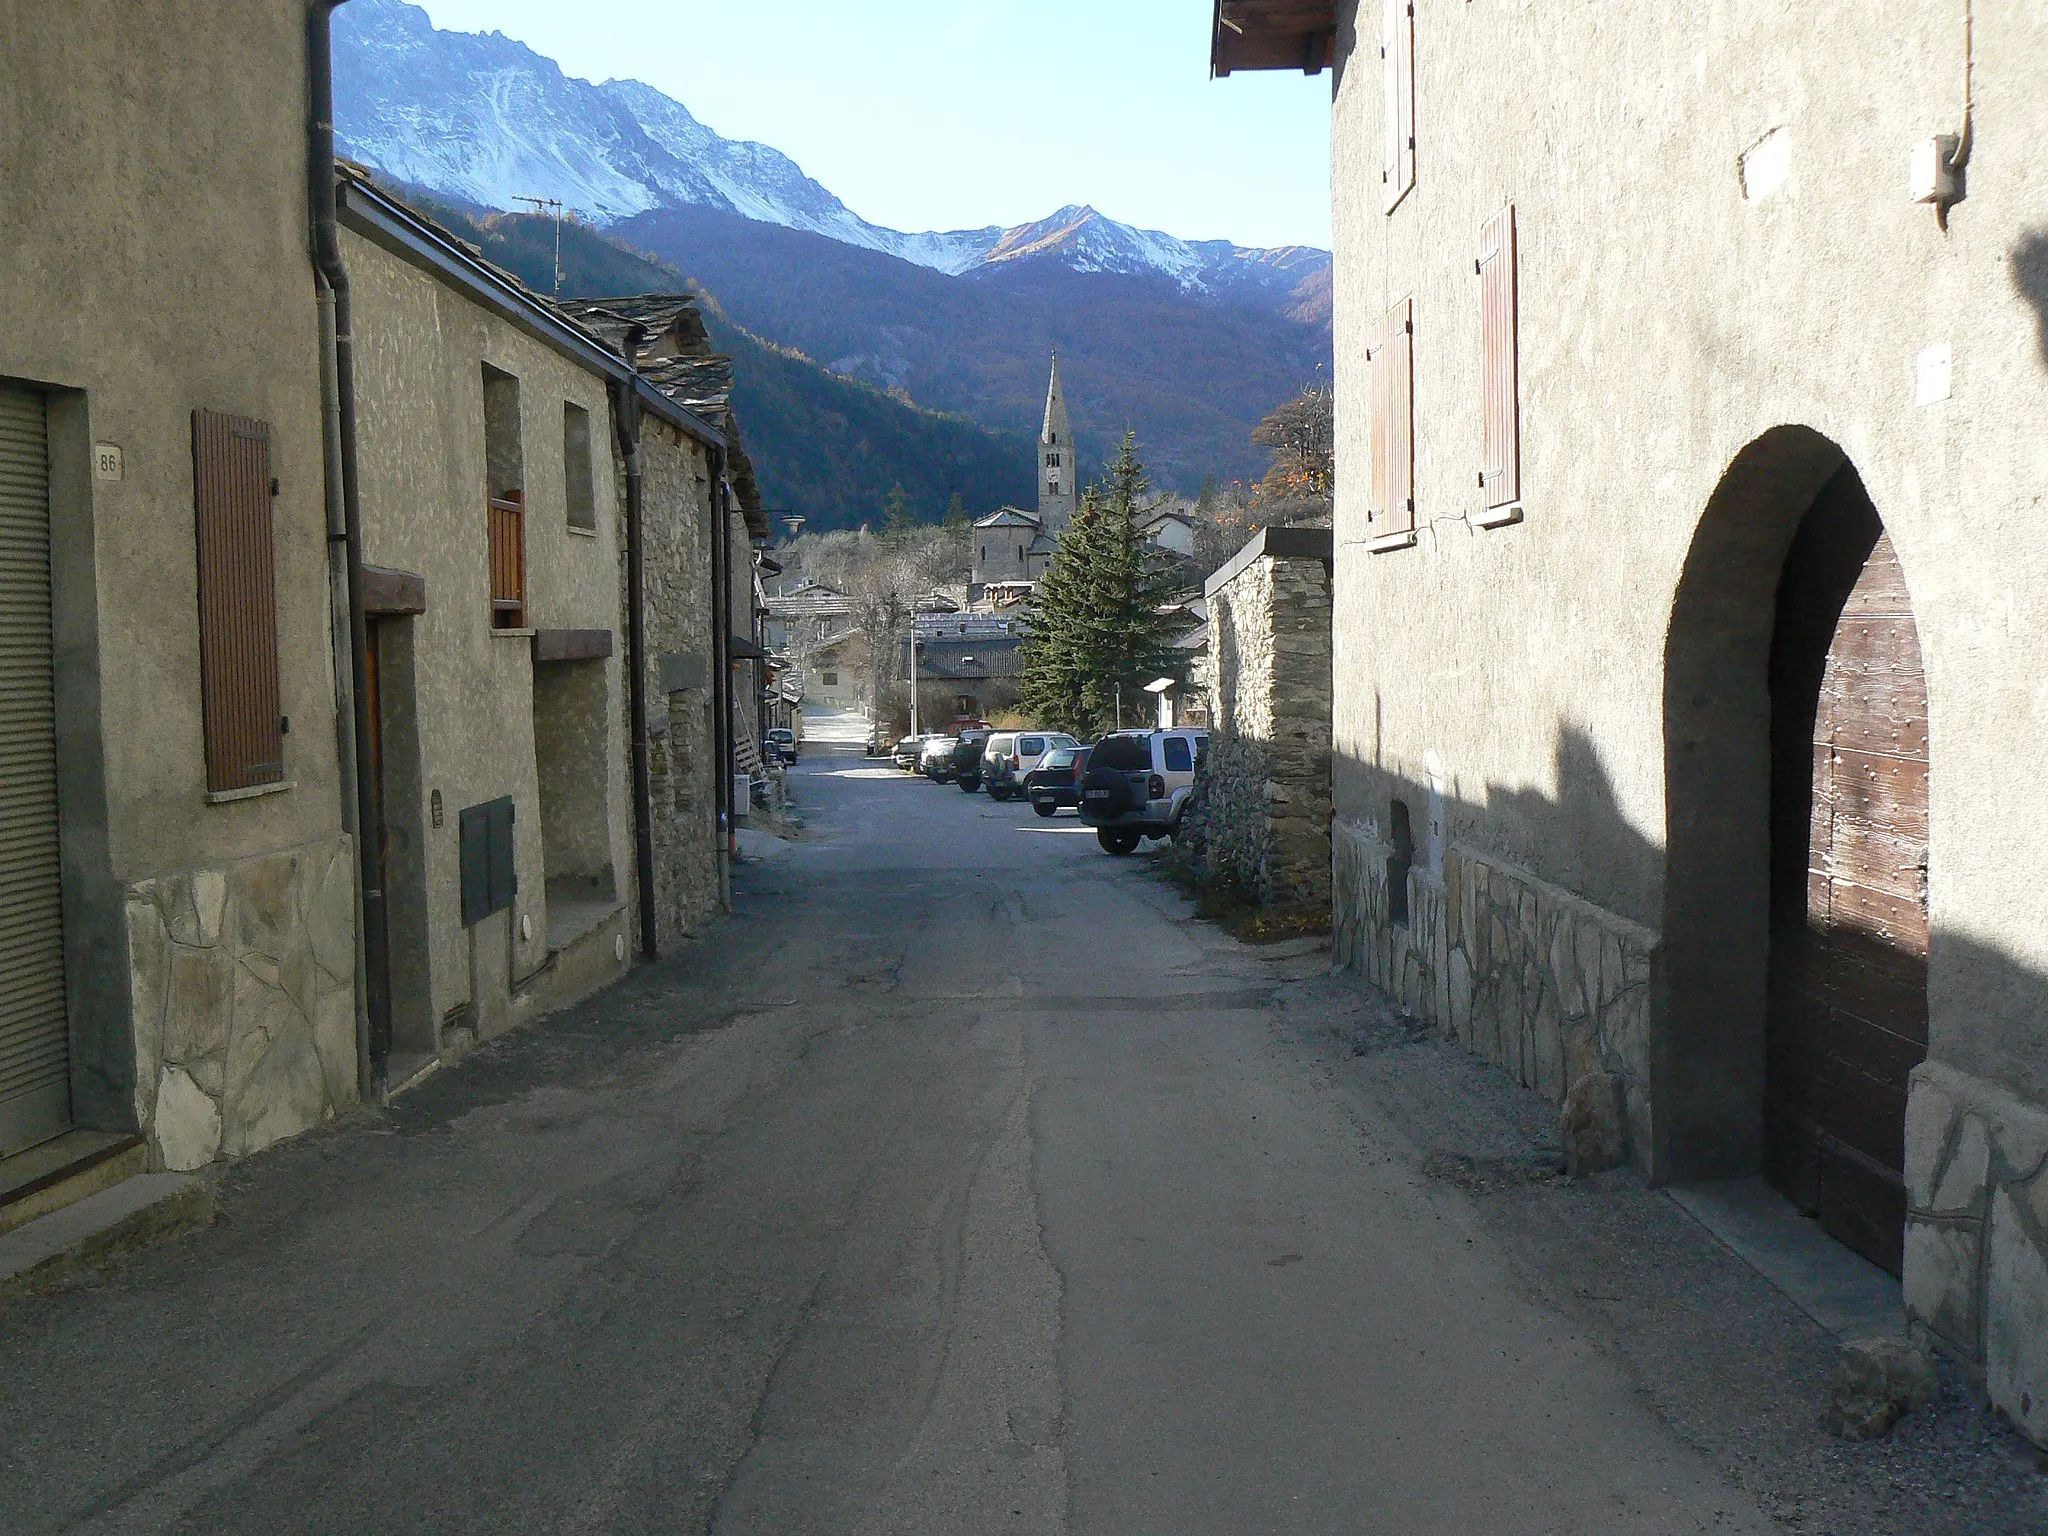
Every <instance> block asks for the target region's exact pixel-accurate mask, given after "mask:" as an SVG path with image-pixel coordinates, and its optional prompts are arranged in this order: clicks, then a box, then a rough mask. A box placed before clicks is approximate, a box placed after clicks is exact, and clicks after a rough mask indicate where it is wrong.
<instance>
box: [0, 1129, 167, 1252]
mask: <svg viewBox="0 0 2048 1536" xmlns="http://www.w3.org/2000/svg"><path fill="white" fill-rule="evenodd" d="M148 1166H149V1148H148V1147H147V1146H145V1145H144V1144H143V1141H142V1138H141V1137H140V1136H137V1135H134V1134H132V1133H124V1132H119V1131H67V1132H65V1133H64V1134H63V1135H62V1136H58V1137H56V1138H54V1139H52V1140H50V1141H46V1142H44V1143H43V1144H42V1145H41V1146H36V1147H30V1148H29V1149H28V1150H27V1151H26V1152H17V1153H15V1154H14V1156H12V1157H9V1158H0V1235H4V1234H5V1233H8V1232H12V1231H13V1230H14V1229H15V1228H16V1227H21V1226H26V1225H27V1224H28V1223H29V1222H31V1221H34V1220H35V1219H36V1218H38V1217H40V1216H47V1215H49V1214H50V1213H51V1212H52V1211H61V1210H62V1209H63V1208H64V1207H65V1206H67V1205H73V1204H75V1203H77V1202H78V1201H80V1200H83V1199H85V1198H86V1197H87V1196H88V1195H96V1194H98V1193H99V1192H100V1191H101V1190H103V1189H107V1188H110V1187H112V1186H113V1185H115V1184H119V1183H120V1182H121V1181H122V1180H124V1179H129V1178H133V1177H134V1176H135V1175H136V1174H138V1173H141V1172H143V1171H145V1170H146V1169H147V1168H148Z"/></svg>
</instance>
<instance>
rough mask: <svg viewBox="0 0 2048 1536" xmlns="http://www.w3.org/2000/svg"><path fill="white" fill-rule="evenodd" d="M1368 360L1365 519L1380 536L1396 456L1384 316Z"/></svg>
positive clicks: (1385, 527)
mask: <svg viewBox="0 0 2048 1536" xmlns="http://www.w3.org/2000/svg"><path fill="white" fill-rule="evenodd" d="M1365 356H1366V361H1367V362H1368V363H1370V364H1371V365H1372V489H1371V490H1370V491H1369V492H1367V495H1366V503H1365V520H1366V522H1367V524H1368V525H1369V527H1370V529H1371V533H1372V536H1373V537H1374V538H1378V537H1379V536H1380V535H1381V534H1383V533H1385V532H1386V531H1387V508H1388V506H1389V505H1390V502H1389V496H1390V487H1389V483H1388V481H1389V476H1388V470H1387V466H1388V464H1389V463H1390V461H1391V459H1392V455H1393V449H1392V435H1391V431H1390V427H1391V423H1392V419H1393V418H1392V416H1391V414H1390V411H1389V395H1388V386H1389V381H1390V375H1389V373H1388V367H1387V365H1388V361H1389V360H1388V357H1387V322H1386V320H1385V319H1384V318H1382V319H1381V321H1380V323H1379V324H1378V325H1377V326H1376V327H1374V329H1373V333H1372V346H1371V348H1370V349H1369V350H1368V351H1367V352H1366V354H1365Z"/></svg>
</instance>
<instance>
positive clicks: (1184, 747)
mask: <svg viewBox="0 0 2048 1536" xmlns="http://www.w3.org/2000/svg"><path fill="white" fill-rule="evenodd" d="M1165 745H1166V771H1167V772H1168V773H1191V772H1193V771H1194V766H1195V754H1194V753H1193V752H1192V751H1190V750H1189V749H1188V739H1187V737H1185V736H1169V737H1167V738H1166V744H1165Z"/></svg>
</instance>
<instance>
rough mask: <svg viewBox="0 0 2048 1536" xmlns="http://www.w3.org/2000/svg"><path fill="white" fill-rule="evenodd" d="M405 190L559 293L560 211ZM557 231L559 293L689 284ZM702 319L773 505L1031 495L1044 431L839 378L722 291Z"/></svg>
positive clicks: (590, 239)
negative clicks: (751, 320)
mask: <svg viewBox="0 0 2048 1536" xmlns="http://www.w3.org/2000/svg"><path fill="white" fill-rule="evenodd" d="M407 195H408V197H409V199H410V200H411V201H412V202H413V203H415V204H416V205H418V206H420V207H422V208H424V209H425V210H426V211H427V212H429V213H430V214H432V215H433V216H434V217H435V218H437V219H439V220H440V221H441V222H443V223H444V224H446V225H448V226H449V228H451V229H452V230H454V231H455V233H457V234H458V235H460V236H461V237H462V238H464V239H466V240H469V241H471V242H472V243H474V244H476V245H477V246H479V247H481V248H482V250H483V252H484V254H485V256H486V257H488V258H489V259H490V260H491V261H494V262H496V263H497V264H498V265H499V266H502V267H504V268H505V269H506V270H508V271H510V272H512V273H514V274H516V275H517V276H518V277H519V278H520V280H521V281H522V282H524V283H526V284H527V285H528V286H529V287H531V288H533V289H535V290H536V291H537V292H540V293H543V294H545V293H549V292H552V291H553V289H554V278H553V273H554V263H555V225H554V221H553V220H551V219H548V218H544V217H539V216H534V215H525V214H485V213H482V212H480V211H478V210H475V209H464V208H460V207H457V206H455V205H453V204H452V203H448V202H445V201H441V200H437V199H434V198H432V197H431V196H429V195H426V194H422V193H420V192H417V191H409V192H408V194H407ZM561 235H562V272H563V279H562V289H561V291H562V293H563V295H564V296H567V297H577V298H601V297H605V296H608V295H620V294H631V293H674V292H679V291H681V290H682V289H683V288H684V287H685V286H686V279H685V277H684V275H683V274H682V273H680V272H678V271H677V270H675V269H674V268H673V267H670V266H666V265H664V264H663V263H661V262H660V261H657V260H654V259H652V258H650V257H648V256H646V255H643V254H641V253H639V252H636V251H632V250H629V249H627V248H626V247H625V246H623V245H621V244H620V243H618V242H617V241H615V240H613V239H611V238H610V237H609V236H607V235H605V234H603V233H601V232H600V231H598V230H596V229H593V228H591V227H589V226H588V225H583V224H577V223H565V224H564V225H563V226H562V230H561ZM705 319H706V322H707V323H708V325H709V327H710V330H711V335H712V338H713V340H714V341H715V342H716V344H717V346H718V347H719V349H720V350H721V351H723V352H727V353H730V354H731V356H732V359H733V372H734V379H735V384H734V390H733V408H734V409H735V410H736V411H737V412H738V414H739V418H740V430H741V431H742V432H743V433H744V434H745V436H746V443H747V451H748V453H749V454H750V455H751V456H752V457H753V460H754V467H755V470H756V472H757V473H758V474H759V476H760V481H761V491H762V494H763V496H765V497H766V498H767V500H768V502H769V504H770V505H771V506H774V507H776V508H789V509H791V510H792V511H795V512H798V513H801V514H802V515H803V516H804V517H805V518H806V519H808V520H809V524H808V525H809V526H810V527H811V528H813V529H816V530H820V531H823V530H825V529H831V528H853V527H858V526H859V525H860V524H861V523H862V522H876V523H878V522H879V521H880V519H881V515H882V513H881V509H882V506H883V504H884V503H885V502H886V501H888V499H889V498H890V496H891V494H892V492H893V491H894V490H895V488H896V487H898V486H901V487H902V489H903V494H904V496H905V498H906V499H907V502H908V505H909V507H910V510H911V513H912V515H913V516H915V517H917V518H918V519H920V520H922V521H929V522H937V521H939V520H940V519H941V518H942V517H944V515H945V514H946V511H947V509H948V508H949V507H950V506H952V505H953V503H954V499H955V498H956V497H957V498H958V500H959V504H960V506H961V507H963V508H964V509H965V510H966V511H968V512H970V513H973V514H979V513H982V512H987V511H990V510H993V509H994V508H996V507H998V506H1002V505H1004V504H1005V503H1011V502H1014V503H1018V504H1028V499H1029V498H1030V496H1031V495H1032V488H1033V485H1034V483H1035V481H1034V479H1033V474H1032V463H1033V447H1032V444H1033V441H1034V439H1035V437H1036V433H1035V431H1034V432H1033V433H1032V434H1030V435H1026V434H1025V433H1022V432H992V431H989V430H988V429H986V428H984V427H981V426H978V425H977V424H976V423H974V422H973V421H970V420H966V419H963V418H962V417H960V416H952V415H946V414H943V413H941V412H938V411H933V410H926V409H921V408H919V407H917V406H914V405H911V404H907V403H906V402H904V401H903V400H901V399H898V398H895V397H893V396H891V395H889V394H888V393H887V392H886V391H885V390H883V389H881V388H878V387H876V386H874V385H872V384H868V383H865V382H862V381H860V380H858V379H849V378H843V377H840V376H839V375H837V374H834V373H831V372H829V371H827V370H826V369H825V368H822V367H820V366H819V365H818V364H817V363H816V362H814V361H812V360H811V359H810V358H808V357H806V356H805V355H803V354H802V353H800V352H797V351H794V350H792V349H790V348H787V347H781V346H777V345H775V344H773V343H771V342H768V341H764V340H763V339H761V338H760V337H759V336H756V335H755V334H753V332H751V331H750V330H748V329H747V328H746V327H745V326H743V325H741V324H739V323H737V322H736V321H735V320H734V319H733V318H732V317H731V316H730V315H728V314H726V313H724V312H723V311H722V309H721V308H720V305H719V302H718V295H717V294H716V292H715V290H714V291H713V292H712V293H711V294H710V295H709V296H708V298H707V302H706V303H705ZM1042 387H1043V386H1042V385H1041V389H1042Z"/></svg>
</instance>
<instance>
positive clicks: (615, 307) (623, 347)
mask: <svg viewBox="0 0 2048 1536" xmlns="http://www.w3.org/2000/svg"><path fill="white" fill-rule="evenodd" d="M562 308H563V309H564V310H565V311H566V312H568V313H569V314H570V315H571V316H572V317H573V318H575V319H576V320H577V321H578V322H579V323H580V324H582V325H583V326H585V327H587V328H588V329H589V330H590V331H591V332H592V333H593V334H595V335H597V336H599V337H600V338H602V339H603V340H604V341H605V342H606V343H607V344H608V345H610V346H611V347H612V348H613V349H614V350H615V351H617V352H619V353H620V354H621V355H622V356H625V355H630V356H631V357H632V359H633V362H634V364H635V365H636V366H637V367H638V368H639V370H640V372H641V374H642V375H643V376H644V377H645V378H646V379H647V381H648V383H649V384H650V385H652V386H653V388H654V389H656V390H657V391H659V393H660V394H661V395H662V396H663V397H664V398H665V399H666V400H667V401H669V402H670V403H671V404H672V405H674V406H676V407H678V408H679V409H681V410H682V411H684V412H686V413H687V416H686V417H685V419H686V420H687V421H690V422H692V423H697V424H699V425H700V427H701V426H709V427H711V428H713V429H715V431H716V434H717V435H716V437H715V438H711V439H706V438H705V436H704V435H703V433H702V432H701V430H697V431H694V432H693V431H686V430H684V429H683V428H681V427H679V426H677V425H676V424H674V422H672V421H664V420H661V419H659V418H658V417H654V416H650V417H649V418H647V429H646V431H645V432H644V433H643V435H642V438H641V460H642V466H643V467H642V473H643V475H644V477H645V483H646V487H647V490H646V498H647V505H648V509H649V510H648V516H647V518H646V528H647V551H646V559H645V560H644V561H643V565H644V568H645V571H646V578H645V589H646V598H645V602H646V617H645V622H646V626H647V652H648V669H649V670H648V680H647V684H646V696H647V698H648V699H649V700H650V701H652V702H651V706H650V708H649V711H648V724H649V771H650V776H651V780H652V782H651V786H650V788H651V799H652V802H653V823H654V824H653V838H654V850H655V852H654V860H655V886H656V890H657V893H658V894H657V908H658V912H657V929H658V941H659V943H660V945H661V946H662V947H664V948H666V947H667V946H668V945H670V944H672V943H673V942H674V941H675V940H676V939H677V938H680V937H681V936H682V935H683V934H684V933H687V932H688V931H690V930H691V929H692V928H695V927H697V926H698V925H699V924H701V923H702V922H703V921H704V920H705V919H706V918H707V917H708V916H709V915H710V914H711V913H712V911H713V910H714V909H715V907H716V903H717V901H718V900H719V899H720V897H719V893H720V891H721V890H722V889H723V882H724V878H725V877H724V873H723V870H724V865H723V864H722V862H721V857H722V855H721V852H720V850H725V851H726V852H729V851H730V839H729V837H727V836H725V835H723V834H721V832H720V830H719V817H720V815H721V811H720V806H721V805H725V804H727V802H725V801H723V800H721V799H720V792H721V790H723V791H724V792H725V793H726V794H735V793H736V791H735V790H734V788H733V782H734V781H733V777H732V776H731V775H730V773H724V774H722V773H721V772H720V770H719V768H718V766H717V765H718V763H719V761H720V760H721V759H723V760H724V761H725V762H727V763H728V764H729V763H731V762H732V761H733V760H734V759H735V758H738V759H741V760H743V761H744V762H745V763H746V764H747V771H748V772H749V773H751V771H752V768H753V766H755V765H757V764H758V763H759V760H760V754H759V740H760V735H759V733H760V730H761V719H762V708H761V704H760V698H761V692H762V690H763V689H764V688H765V687H766V678H765V673H761V674H760V680H759V681H756V676H757V671H758V669H759V667H760V661H761V659H762V658H761V656H760V652H761V651H762V649H763V647H762V646H761V644H760V643H759V642H760V641H762V640H764V639H765V638H766V634H767V630H766V621H767V614H766V611H765V608H763V607H762V606H761V605H759V604H757V601H756V599H757V596H758V593H759V583H758V582H757V580H756V579H755V576H754V562H753V557H752V554H751V551H752V548H753V545H754V543H755V542H756V541H757V540H760V539H763V538H765V537H766V536H767V534H768V531H769V527H770V525H769V522H768V518H767V514H766V513H765V512H764V511H763V510H762V508H761V491H760V486H759V484H758V482H757V481H756V480H755V477H754V466H753V461H752V460H751V459H750V458H749V457H748V455H747V451H746V447H745V445H744V443H743V442H742V441H741V438H740V430H739V422H738V419H737V417H736V416H735V415H734V413H733V410H732V383H733V376H732V360H731V359H730V358H728V357H724V356H721V355H719V354H717V353H715V352H714V351H713V350H712V346H711V336H710V332H709V331H708V330H707V329H706V328H705V325H704V316H703V314H702V312H701V311H700V310H699V309H698V307H697V301H696V298H695V296H694V295H691V294H640V295H635V296H632V297H627V298H610V299H586V300H572V301H565V302H564V303H563V305H562ZM617 471H618V473H619V475H620V476H621V477H623V476H624V474H625V464H624V462H623V460H621V461H620V462H619V463H618V464H617ZM622 483H623V481H622ZM718 505H723V506H724V507H725V509H726V511H725V516H724V518H723V519H722V520H721V517H720V515H719V513H718V512H717V511H715V510H714V507H715V506H718ZM721 522H723V526H722V527H721ZM721 535H722V537H721ZM728 568H730V569H731V570H732V571H733V572H734V579H733V580H732V581H731V582H730V583H729V584H728V590H729V592H730V598H729V601H730V603H731V605H732V607H731V610H730V611H731V614H732V617H731V618H730V619H728V620H726V621H725V623H726V630H727V635H726V639H725V642H724V644H723V645H722V646H721V645H718V644H717V642H716V636H717V624H718V622H719V621H718V620H716V619H715V618H714V612H715V607H716V604H715V601H714V599H715V597H716V594H717V592H718V588H719V581H718V577H717V575H716V573H717V572H718V571H720V570H725V569H728ZM622 579H623V573H622ZM622 601H623V598H622ZM757 609H758V610H759V611H757ZM714 653H715V654H714ZM721 656H722V657H723V658H724V660H723V663H722V665H723V669H724V670H725V672H726V673H727V679H726V683H727V687H728V689H729V690H730V692H729V693H728V696H727V698H726V702H725V705H724V708H725V710H726V712H727V717H728V719H729V720H730V721H731V722H733V723H732V725H731V726H730V727H729V728H728V732H727V734H726V735H725V737H724V738H723V744H721V738H720V734H719V711H720V703H719V698H718V690H717V686H716V684H717V682H718V673H719V671H720V669H721V661H720V659H719V658H720V657H721ZM734 804H736V805H737V804H738V802H737V801H735V802H734ZM739 808H740V809H742V810H743V809H744V806H743V805H740V806H739Z"/></svg>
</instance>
